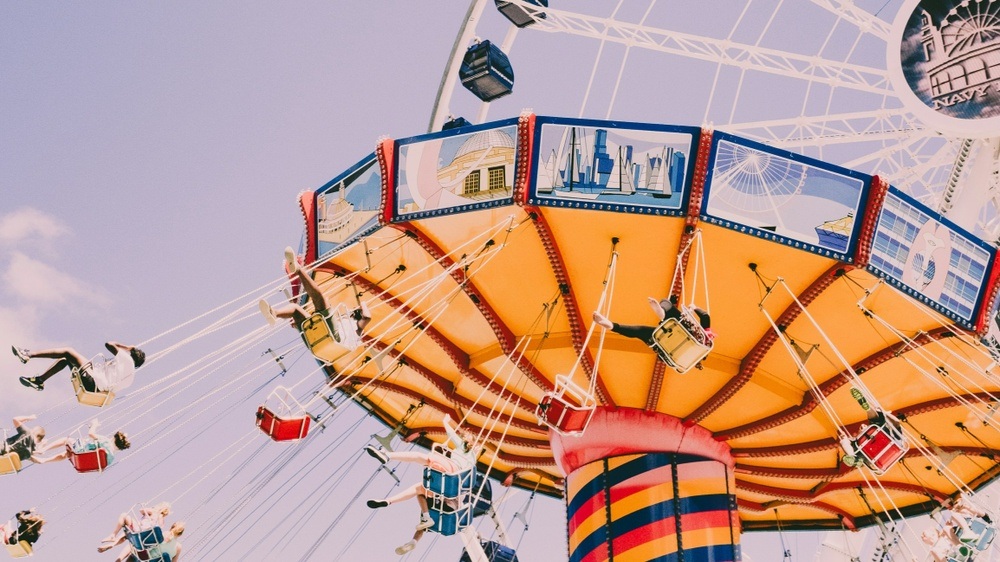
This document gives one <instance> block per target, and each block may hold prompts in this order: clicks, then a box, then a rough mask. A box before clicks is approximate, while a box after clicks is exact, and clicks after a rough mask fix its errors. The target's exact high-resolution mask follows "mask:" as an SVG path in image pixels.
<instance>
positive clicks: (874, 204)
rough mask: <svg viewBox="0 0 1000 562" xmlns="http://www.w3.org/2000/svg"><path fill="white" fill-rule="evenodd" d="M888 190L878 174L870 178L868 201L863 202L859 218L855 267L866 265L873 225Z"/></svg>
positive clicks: (872, 236)
mask: <svg viewBox="0 0 1000 562" xmlns="http://www.w3.org/2000/svg"><path fill="white" fill-rule="evenodd" d="M888 192H889V183H888V182H887V181H885V180H883V179H882V178H880V177H878V176H875V177H873V178H872V185H871V190H869V192H868V201H867V202H865V214H864V216H863V217H862V218H861V231H860V232H859V233H858V248H857V250H855V252H854V265H855V267H858V268H864V267H867V266H868V260H869V259H871V257H872V242H873V241H874V239H875V226H876V225H877V224H878V217H879V214H881V212H882V204H883V203H884V202H885V194H886V193H888Z"/></svg>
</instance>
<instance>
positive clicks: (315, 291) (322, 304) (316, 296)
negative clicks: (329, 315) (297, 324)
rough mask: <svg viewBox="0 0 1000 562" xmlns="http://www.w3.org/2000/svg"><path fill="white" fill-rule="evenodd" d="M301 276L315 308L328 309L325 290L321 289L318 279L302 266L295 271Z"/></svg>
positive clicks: (317, 309) (304, 287)
mask: <svg viewBox="0 0 1000 562" xmlns="http://www.w3.org/2000/svg"><path fill="white" fill-rule="evenodd" d="M295 273H296V274H297V275H298V276H299V280H300V281H302V288H303V289H304V290H305V292H306V295H308V296H309V300H310V301H312V303H313V309H314V310H316V311H320V310H326V309H327V304H326V297H325V296H323V291H322V290H320V288H319V284H318V283H316V280H315V279H313V278H312V277H310V276H309V273H308V272H306V271H305V270H304V269H302V268H301V267H300V268H299V269H297V270H296V271H295Z"/></svg>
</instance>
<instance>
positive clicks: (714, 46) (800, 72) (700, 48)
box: [532, 8, 894, 95]
mask: <svg viewBox="0 0 1000 562" xmlns="http://www.w3.org/2000/svg"><path fill="white" fill-rule="evenodd" d="M546 16H547V17H546V19H544V20H539V21H538V24H537V25H533V26H532V29H536V30H539V31H547V32H551V33H567V34H571V35H578V36H583V37H589V38H592V39H596V40H602V41H609V42H614V43H621V44H623V45H627V46H632V47H638V48H643V49H648V50H651V51H658V52H663V53H669V54H673V55H678V56H682V57H686V58H692V59H698V60H703V61H708V62H712V63H718V64H723V65H727V66H732V67H736V68H740V69H744V70H756V71H759V72H766V73H770V74H777V75H780V76H785V77H789V78H795V79H799V80H805V81H807V82H814V83H820V84H828V85H831V86H836V87H838V88H845V89H853V90H859V91H865V92H873V93H877V94H889V95H894V94H893V90H892V87H891V85H890V83H889V78H888V72H887V71H886V70H885V69H881V68H875V67H869V66H864V65H858V64H850V63H845V62H840V61H834V60H829V59H824V58H823V57H819V56H810V55H803V54H798V53H790V52H787V51H781V50H777V49H769V48H765V47H760V46H755V45H747V44H742V43H737V42H734V41H730V40H726V39H719V38H715V37H703V36H699V35H694V34H690V33H682V32H679V31H673V30H668V29H660V28H656V27H651V26H646V25H640V24H635V23H631V22H625V21H617V20H614V19H610V18H602V17H599V16H594V15H588V14H578V13H570V12H566V11H562V10H556V9H552V8H550V9H548V10H547V11H546Z"/></svg>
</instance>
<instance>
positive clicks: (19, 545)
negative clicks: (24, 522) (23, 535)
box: [4, 541, 32, 558]
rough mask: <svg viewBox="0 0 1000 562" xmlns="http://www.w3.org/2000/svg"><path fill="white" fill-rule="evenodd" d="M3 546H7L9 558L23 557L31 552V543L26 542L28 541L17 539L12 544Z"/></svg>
mask: <svg viewBox="0 0 1000 562" xmlns="http://www.w3.org/2000/svg"><path fill="white" fill-rule="evenodd" d="M4 546H6V547H7V554H9V555H10V557H11V558H24V557H26V556H31V553H32V550H31V545H30V544H28V541H17V542H16V543H14V544H6V545H4Z"/></svg>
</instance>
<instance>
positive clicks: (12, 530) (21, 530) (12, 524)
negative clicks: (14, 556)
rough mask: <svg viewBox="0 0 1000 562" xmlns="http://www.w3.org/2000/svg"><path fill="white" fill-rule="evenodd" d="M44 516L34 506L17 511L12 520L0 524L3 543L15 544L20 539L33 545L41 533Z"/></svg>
mask: <svg viewBox="0 0 1000 562" xmlns="http://www.w3.org/2000/svg"><path fill="white" fill-rule="evenodd" d="M43 525H45V518H44V517H42V516H41V515H38V514H37V513H36V512H35V508H31V509H26V510H24V511H19V512H17V515H15V516H14V519H13V520H12V521H8V522H7V523H4V524H3V525H0V539H2V540H3V543H4V544H10V545H13V544H17V543H19V542H21V541H24V542H26V543H28V545H29V546H33V545H34V544H35V543H36V542H38V538H39V535H40V534H41V533H42V526H43Z"/></svg>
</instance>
